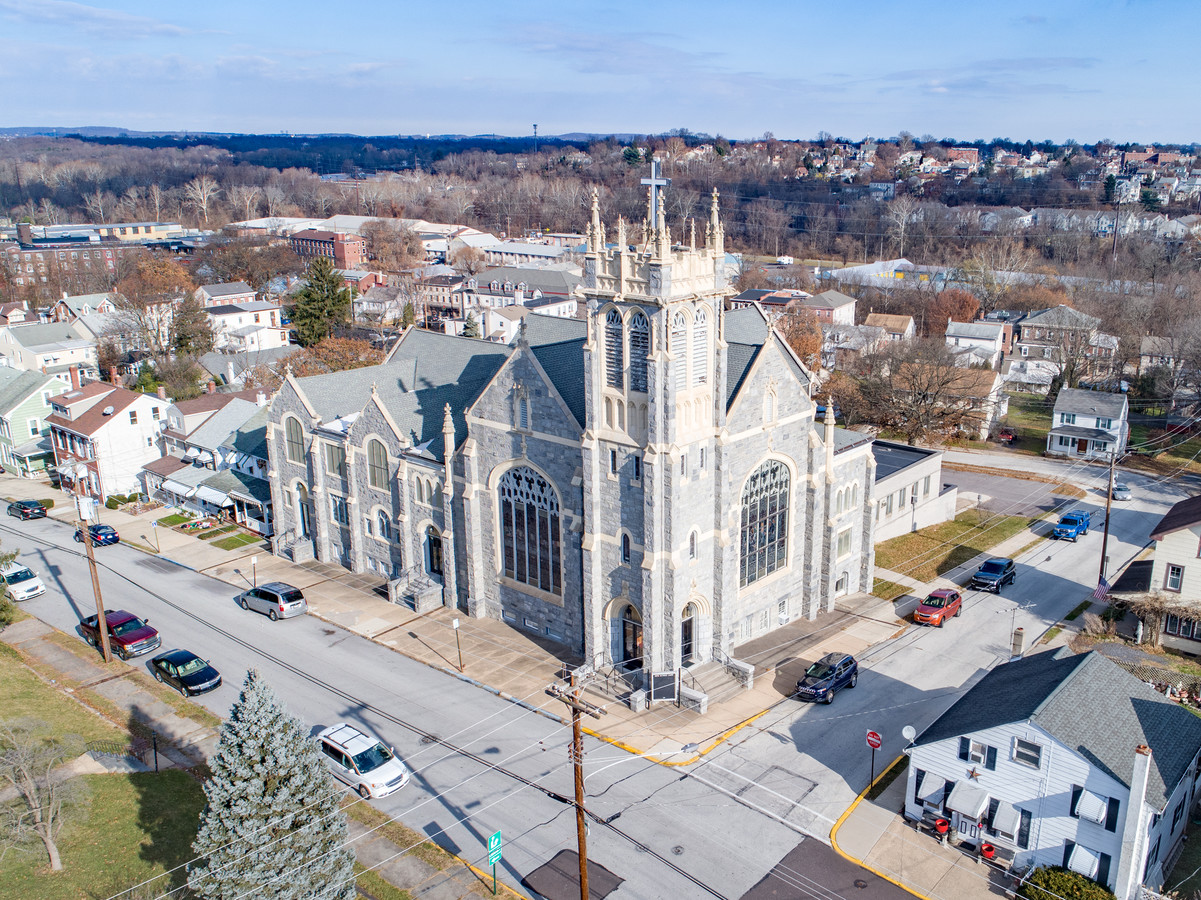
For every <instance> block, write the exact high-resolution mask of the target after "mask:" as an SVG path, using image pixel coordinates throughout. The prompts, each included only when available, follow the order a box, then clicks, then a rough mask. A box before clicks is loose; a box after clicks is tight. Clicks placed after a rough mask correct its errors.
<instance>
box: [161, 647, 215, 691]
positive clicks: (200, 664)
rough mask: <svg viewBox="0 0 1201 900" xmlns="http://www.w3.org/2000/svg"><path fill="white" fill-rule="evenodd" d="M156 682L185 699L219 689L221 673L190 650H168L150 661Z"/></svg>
mask: <svg viewBox="0 0 1201 900" xmlns="http://www.w3.org/2000/svg"><path fill="white" fill-rule="evenodd" d="M150 671H151V672H153V673H154V678H155V680H156V681H161V682H165V683H166V684H169V685H171V687H173V688H175V689H176V690H177V691H179V692H180V693H181V694H183V695H184V696H185V697H191V696H192V695H194V694H204V693H207V692H208V691H215V690H216V689H217V688H219V687H221V673H220V672H218V671H217V670H216V669H214V668H213V667H212V665H210V664H209V661H208V660H207V659H201V658H200V657H199V656H197V655H196V654H195V653H193V652H192V651H191V650H168V651H167V652H166V653H163V654H160V655H159V656H156V657H155V658H154V659H152V660H150Z"/></svg>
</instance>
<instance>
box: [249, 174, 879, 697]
mask: <svg viewBox="0 0 1201 900" xmlns="http://www.w3.org/2000/svg"><path fill="white" fill-rule="evenodd" d="M657 196H658V193H657V191H656V192H654V193H653V194H652V197H657ZM654 206H655V207H657V209H658V210H659V211H660V213H661V211H662V206H659V205H658V203H657V202H656V203H655V204H654ZM653 213H654V210H652V215H651V217H650V221H651V222H657V225H656V227H653V228H651V229H650V230H649V234H648V235H647V239H646V240H645V241H644V242H642V243H641V244H640V245H639V247H638V248H634V249H631V245H630V242H629V240H627V239H626V236H625V228H624V223H620V222H619V223H618V227H617V229H616V234H615V237H616V240H615V241H613V242H612V243H610V242H609V241H608V240H607V237H608V236H610V235H612V234H613V231H611V230H610V231H608V233H607V232H606V229H605V227H604V225H603V224H602V222H601V220H600V208H599V198H595V197H594V200H593V206H592V220H591V224H590V225H589V229H588V242H587V248H586V253H585V254H584V255H585V266H584V270H583V271H584V280H583V284H582V286H581V288H580V294H581V300H582V302H583V303H584V304H585V305H586V309H587V314H586V317H585V318H560V317H554V316H546V315H539V314H537V313H533V314H530V315H528V316H526V317H524V319H523V321H522V323H521V325H520V328H519V331H518V333H517V336H516V339H515V340H514V341H513V342H512V344H510V345H506V344H501V343H495V342H491V341H487V340H478V339H472V338H464V337H460V336H453V335H448V334H440V333H435V332H431V331H425V330H420V329H416V328H410V329H409V330H407V331H406V332H405V334H404V335H403V336H402V337H401V339H400V340H399V341H398V342H397V343H396V345H395V346H394V347H393V348H392V350H391V351H390V352H389V354H388V356H387V357H386V359H385V360H384V362H383V363H381V364H379V365H377V366H370V367H366V368H361V369H354V370H350V371H344V372H337V373H332V374H327V375H318V376H312V377H304V378H298V377H295V376H292V375H289V376H288V377H287V378H286V379H285V381H284V384H283V385H282V386H281V388H280V390H279V392H278V394H277V395H276V397H275V399H274V401H273V402H272V404H271V412H270V418H269V421H268V425H267V440H268V445H269V450H268V453H269V458H270V466H271V479H270V481H271V486H272V506H273V509H274V511H275V528H276V536H275V542H274V549H275V552H276V553H278V554H280V555H283V556H286V557H289V558H291V559H293V560H296V561H301V560H308V559H313V558H316V559H317V560H319V561H321V562H324V563H330V564H335V565H342V566H344V567H346V568H347V569H350V570H352V571H354V572H356V573H362V574H365V575H367V576H371V575H374V576H375V577H376V578H379V579H381V580H382V581H387V582H388V590H389V595H390V596H391V597H392V598H393V599H394V600H396V601H397V602H404V603H408V604H410V605H412V606H414V607H415V608H417V609H418V610H421V611H424V610H426V609H428V608H430V606H431V605H436V604H444V605H446V606H450V607H453V608H455V609H459V610H462V611H463V614H465V615H469V616H475V617H485V616H486V617H490V618H494V619H497V620H499V621H502V622H506V623H509V624H510V625H511V626H512V627H514V628H517V629H521V630H523V631H526V632H528V633H530V634H537V635H539V636H541V637H542V638H543V639H545V640H548V641H550V642H552V643H553V644H555V645H558V646H559V647H561V648H562V649H561V653H562V655H563V656H564V657H566V656H569V655H571V656H576V657H582V658H583V659H585V660H587V661H588V665H592V666H595V667H596V668H598V669H599V668H606V669H607V668H610V667H619V668H620V669H622V670H623V671H625V672H627V673H629V679H630V681H631V682H632V683H633V684H634V685H635V688H636V689H635V691H634V693H633V694H625V693H624V692H623V699H624V700H626V701H627V702H630V703H631V704H632V705H634V706H636V707H638V708H642V704H644V702H645V703H651V702H658V701H663V700H668V699H679V700H681V701H684V702H689V703H690V704H693V705H695V706H696V707H697V708H703V707H704V704H705V698H704V696H694V695H689V696H685V695H684V693H680V694H679V696H678V697H677V688H676V687H674V686H671V685H674V679H659V680H655V679H653V678H652V675H653V673H659V672H670V671H674V670H675V669H676V668H678V667H680V666H685V665H688V666H692V665H695V666H697V667H702V666H709V667H710V670H711V671H713V672H714V675H715V677H716V678H717V679H719V680H720V679H725V678H727V677H729V676H728V673H729V670H730V669H731V668H734V669H738V665H737V664H736V663H727V665H725V666H723V665H722V664H720V663H719V662H718V660H719V659H736V657H737V653H738V648H739V647H740V646H741V645H744V644H745V643H746V642H748V641H751V640H753V639H755V638H758V637H761V636H763V635H765V634H768V633H770V632H772V631H774V630H775V629H777V628H779V627H780V626H781V625H783V624H786V623H787V622H788V621H789V620H791V619H792V618H794V617H803V618H813V617H815V616H816V615H818V613H819V612H822V611H826V610H829V609H831V608H832V607H833V605H834V602H835V600H836V598H838V597H839V596H841V595H845V594H851V593H856V592H861V591H867V590H870V588H871V584H872V567H873V561H874V548H873V541H872V529H873V527H874V519H873V517H872V515H871V514H870V512H869V511H870V510H872V509H873V507H872V499H873V490H874V487H873V485H874V482H873V479H872V475H871V472H872V468H873V466H874V462H873V458H872V454H871V439H870V438H868V437H867V436H865V435H862V434H857V433H854V432H848V431H844V430H842V429H839V428H836V427H835V424H834V421H833V418H832V417H830V418H826V419H823V420H822V421H820V422H819V421H817V410H816V406H815V404H814V402H813V399H812V397H811V389H812V382H811V376H810V373H809V372H807V371H806V369H805V367H804V365H802V363H801V361H800V360H799V359H798V358H797V356H796V354H795V353H794V352H793V351H792V349H791V348H790V347H789V346H788V344H787V342H786V341H784V339H783V338H782V337H781V336H780V334H779V332H777V331H776V330H775V328H774V327H773V326H772V324H771V322H770V321H769V320H768V318H767V317H766V316H765V314H764V313H763V311H762V310H761V309H759V308H756V307H750V308H746V309H738V310H729V311H727V310H726V309H725V304H724V300H725V297H726V295H727V294H728V293H729V291H728V290H727V287H726V268H725V259H726V254H725V238H724V231H723V228H722V225H721V222H720V219H719V217H718V208H717V201H716V197H714V199H713V202H712V206H711V209H710V218H709V222H708V224H707V227H706V228H705V235H706V237H705V239H704V243H703V244H702V243H701V242H700V241H699V240H698V242H697V245H696V246H695V247H694V246H683V247H681V246H679V245H674V244H673V243H672V241H671V237H670V233H669V231H668V229H667V226H666V223H665V222H664V221H663V220H662V219H661V218H660V219H656V217H655V215H654V214H653ZM644 623H646V627H645V628H644ZM739 671H744V672H749V671H750V667H749V666H744V667H743V668H741V669H739ZM669 682H671V685H669Z"/></svg>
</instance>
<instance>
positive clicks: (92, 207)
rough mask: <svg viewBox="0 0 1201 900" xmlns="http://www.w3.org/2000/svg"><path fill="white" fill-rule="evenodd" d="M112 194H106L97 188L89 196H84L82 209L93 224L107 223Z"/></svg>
mask: <svg viewBox="0 0 1201 900" xmlns="http://www.w3.org/2000/svg"><path fill="white" fill-rule="evenodd" d="M112 199H113V195H112V194H107V193H105V192H104V191H102V190H100V189H99V188H97V189H96V190H94V191H92V192H91V193H89V194H86V195H84V198H83V207H84V209H86V210H87V213H88V217H89V218H90V219H91V220H92V221H93V222H98V223H101V224H103V223H105V222H107V221H108V217H107V212H108V211H109V210H110V209H111V208H112Z"/></svg>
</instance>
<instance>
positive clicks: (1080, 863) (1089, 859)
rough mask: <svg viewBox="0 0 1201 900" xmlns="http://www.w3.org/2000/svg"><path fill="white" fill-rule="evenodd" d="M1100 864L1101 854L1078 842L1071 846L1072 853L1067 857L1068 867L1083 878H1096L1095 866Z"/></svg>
mask: <svg viewBox="0 0 1201 900" xmlns="http://www.w3.org/2000/svg"><path fill="white" fill-rule="evenodd" d="M1100 865H1101V854H1099V853H1097V852H1096V851H1095V850H1089V849H1088V847H1081V846H1080V845H1079V844H1077V845H1076V846H1075V847H1073V848H1072V855H1071V856H1069V857H1068V868H1069V869H1071V870H1072V871H1073V872H1079V873H1080V874H1081V875H1083V876H1084V877H1085V878H1096V877H1097V867H1098V866H1100Z"/></svg>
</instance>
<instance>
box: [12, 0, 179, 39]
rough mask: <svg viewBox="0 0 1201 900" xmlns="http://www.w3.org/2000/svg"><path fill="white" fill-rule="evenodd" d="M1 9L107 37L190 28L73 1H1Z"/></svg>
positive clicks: (24, 18)
mask: <svg viewBox="0 0 1201 900" xmlns="http://www.w3.org/2000/svg"><path fill="white" fill-rule="evenodd" d="M0 10H3V11H4V12H5V13H7V15H8V17H9V18H15V19H18V20H20V21H23V22H28V23H30V24H35V25H36V24H45V25H56V26H59V25H72V26H75V27H76V28H79V29H80V30H82V31H85V32H88V33H90V34H95V35H103V36H105V37H124V38H147V37H182V36H184V35H187V34H192V33H193V32H192V31H191V30H190V29H187V28H182V27H180V26H179V25H171V24H169V23H167V22H161V21H159V20H157V19H151V18H148V17H146V16H135V15H132V14H131V13H126V12H120V11H118V10H112V9H98V8H96V7H94V6H87V5H86V4H83V3H74V2H72V0H0Z"/></svg>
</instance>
